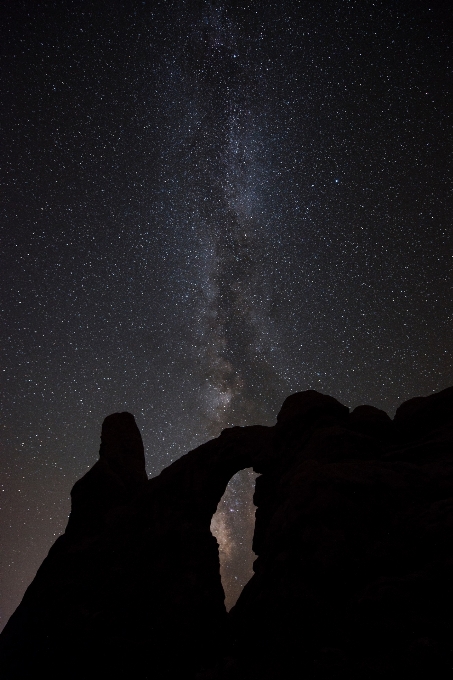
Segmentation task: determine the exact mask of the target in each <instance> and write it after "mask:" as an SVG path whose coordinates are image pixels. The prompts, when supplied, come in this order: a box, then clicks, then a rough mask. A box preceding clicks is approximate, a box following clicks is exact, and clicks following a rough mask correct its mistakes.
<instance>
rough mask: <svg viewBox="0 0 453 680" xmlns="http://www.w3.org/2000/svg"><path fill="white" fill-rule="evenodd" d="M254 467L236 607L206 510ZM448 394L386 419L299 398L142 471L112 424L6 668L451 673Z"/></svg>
mask: <svg viewBox="0 0 453 680" xmlns="http://www.w3.org/2000/svg"><path fill="white" fill-rule="evenodd" d="M247 467H253V468H254V470H255V471H256V472H258V473H260V474H261V476H260V477H259V478H258V479H257V482H256V491H255V504H256V505H257V512H256V526H255V535H254V546H253V547H254V551H255V553H256V554H257V556H258V557H257V560H256V561H255V565H254V571H255V575H254V576H253V577H252V579H251V580H250V581H249V583H248V584H247V585H246V587H245V588H244V590H243V592H242V594H241V596H240V598H239V600H238V602H237V604H236V606H235V607H234V608H233V609H232V611H231V612H230V614H228V615H227V614H226V611H225V607H224V594H223V590H222V585H221V582H220V574H219V558H218V546H217V542H216V540H215V538H213V536H212V535H211V533H210V521H211V518H212V515H213V514H214V512H215V510H216V508H217V504H218V502H219V500H220V498H221V496H222V494H223V492H224V491H225V488H226V486H227V484H228V481H229V480H230V479H231V477H232V476H233V475H234V474H235V473H236V472H238V471H239V470H241V469H243V468H247ZM452 538H453V388H449V389H448V390H444V391H443V392H440V393H439V394H435V395H431V396H429V397H424V398H417V399H413V400H411V401H409V402H406V403H405V404H403V405H402V406H401V407H400V408H399V409H398V411H397V413H396V416H395V418H394V420H393V421H392V420H391V419H390V418H389V417H388V416H387V415H386V414H385V413H384V412H383V411H380V410H379V409H375V408H373V407H371V406H361V407H358V408H357V409H355V410H354V411H353V412H352V413H349V410H348V409H347V408H346V407H345V406H343V405H341V404H340V403H339V402H337V401H336V400H335V399H333V398H332V397H328V396H325V395H321V394H319V393H317V392H313V391H309V392H303V393H299V394H296V395H292V396H291V397H289V398H288V399H287V400H286V401H285V403H284V404H283V407H282V410H281V412H280V414H279V416H278V419H277V424H276V425H275V426H274V427H271V428H267V427H260V426H256V427H246V428H232V429H229V430H225V431H224V432H223V433H222V435H221V436H220V437H219V438H218V439H215V440H213V441H210V442H208V443H207V444H204V445H203V446H201V447H199V448H198V449H196V450H195V451H192V452H190V453H188V454H187V455H186V456H183V457H182V458H180V459H179V460H178V461H176V462H175V463H173V465H170V466H169V467H168V468H167V469H166V470H164V471H163V472H162V473H161V474H160V475H159V476H158V477H155V478H153V479H151V480H149V481H148V480H147V479H146V474H145V465H144V456H143V446H142V442H141V437H140V434H139V432H138V429H137V426H136V425H135V421H134V419H133V417H132V416H131V415H130V414H127V413H123V414H114V415H112V416H109V417H108V418H107V419H106V420H105V421H104V425H103V430H102V438H101V450H100V458H99V461H98V462H97V463H96V464H95V465H94V466H93V468H92V469H91V470H90V471H89V472H88V473H87V474H86V475H85V476H84V477H83V478H82V479H81V480H80V481H79V482H77V484H76V485H75V486H74V489H73V491H72V510H71V516H70V518H69V522H68V527H67V530H66V532H65V534H64V535H63V536H61V537H60V538H59V539H58V540H57V541H56V543H55V544H54V546H53V547H52V548H51V550H50V552H49V555H48V557H47V558H46V560H45V561H44V562H43V564H42V566H41V568H40V569H39V571H38V573H37V575H36V578H35V580H34V581H33V583H32V584H31V585H30V587H29V588H28V590H27V592H26V594H25V596H24V598H23V600H22V603H21V604H20V606H19V607H18V609H17V610H16V612H15V614H14V615H13V616H12V617H11V619H10V621H9V623H8V625H7V626H6V628H5V630H4V631H3V633H2V635H1V636H0V677H1V678H4V679H5V680H15V679H22V678H35V677H36V678H38V677H39V678H52V679H54V678H69V679H72V678H74V679H75V678H82V677H83V678H95V677H96V678H100V679H103V678H131V679H134V678H137V679H139V678H140V679H141V678H156V680H157V679H160V678H181V677H183V678H193V679H195V678H198V679H199V680H221V679H224V680H230V679H233V678H235V679H239V680H241V679H244V680H245V679H246V678H247V680H249V679H252V680H253V679H256V680H258V679H265V680H266V679H269V680H271V679H277V678H307V679H309V680H321V679H325V680H334V679H337V678H338V679H340V678H348V680H359V679H360V680H364V679H368V678H369V679H370V680H378V678H379V679H381V678H384V677H387V678H397V677H398V678H401V677H411V678H436V679H439V680H440V679H443V678H447V677H448V678H450V677H451V674H452V667H453V653H452V649H453V637H452V634H453V630H452V628H453V626H452V622H453V613H452V612H453V542H452Z"/></svg>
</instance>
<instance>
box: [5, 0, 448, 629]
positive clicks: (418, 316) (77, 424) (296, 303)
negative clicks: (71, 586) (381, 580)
mask: <svg viewBox="0 0 453 680" xmlns="http://www.w3.org/2000/svg"><path fill="white" fill-rule="evenodd" d="M452 12H453V10H452V9H451V3H450V2H446V3H442V2H439V1H436V2H433V3H432V4H430V3H427V2H417V1H416V0H411V1H401V2H398V1H397V0H395V1H393V2H383V1H376V2H370V1H368V0H357V1H348V0H332V1H326V2H314V1H313V2H295V1H294V0H293V2H285V0H282V1H280V2H272V1H270V2H262V3H261V2H223V3H222V2H208V1H206V0H200V1H197V2H195V1H193V2H188V1H182V0H181V1H177V0H176V1H174V2H172V1H171V0H169V1H168V2H148V1H145V2H136V1H135V0H128V1H127V2H126V1H124V0H123V1H118V0H109V2H84V0H74V2H70V1H66V0H59V1H54V2H42V1H40V0H33V1H31V0H23V1H21V0H14V1H9V2H4V3H2V10H1V14H2V16H1V22H0V23H1V44H2V45H3V58H2V62H3V69H2V72H3V76H2V94H1V110H0V121H1V128H2V147H3V148H2V153H1V158H2V182H3V191H2V201H1V224H2V238H1V255H2V259H1V262H2V264H1V285H2V295H1V303H2V328H1V335H2V343H1V346H2V350H3V351H2V367H1V376H2V400H1V423H2V433H3V436H2V444H1V445H2V450H1V458H0V483H1V490H0V494H1V499H2V503H1V510H0V517H1V519H0V541H1V548H2V549H1V553H0V574H1V583H0V588H1V604H0V615H1V625H4V623H5V622H6V620H7V618H8V617H9V615H10V614H11V613H12V611H13V610H14V608H15V607H16V606H17V604H18V602H19V601H20V598H21V597H22V595H23V592H24V590H25V588H26V586H27V585H28V584H29V582H30V581H31V579H32V578H33V576H34V574H35V572H36V569H37V568H38V566H39V564H40V563H41V561H42V560H43V558H44V557H45V555H46V553H47V551H48V549H49V547H50V546H51V544H52V543H53V541H54V540H55V538H56V536H58V535H59V534H60V533H61V532H62V531H64V528H65V525H66V521H67V516H68V512H69V492H70V489H71V487H72V485H73V484H74V482H75V481H76V480H77V479H78V478H79V477H80V476H81V475H82V474H84V472H86V470H87V469H88V468H89V467H90V466H91V465H92V464H93V463H94V462H95V461H96V459H97V455H98V449H99V435H100V428H101V423H102V420H103V418H104V417H105V416H106V415H108V414H109V413H112V412H115V411H122V410H127V411H130V412H132V413H133V414H134V415H135V417H136V420H137V423H138V425H139V427H140V430H141V432H142V436H143V440H144V444H145V450H146V459H147V469H148V473H149V474H150V475H155V474H157V473H159V472H160V471H161V470H162V469H163V468H164V467H166V466H167V465H168V464H169V463H171V462H172V461H174V460H175V459H177V458H178V457H179V456H181V455H182V454H184V453H185V452H187V451H189V450H190V449H191V448H194V447H195V446H197V445H199V444H201V443H202V442H204V441H206V440H207V439H209V438H210V437H212V436H216V435H218V434H219V433H220V431H221V430H222V429H223V428H224V427H227V426H230V425H251V424H258V423H261V424H268V425H271V424H273V423H274V422H275V417H276V414H277V413H278V410H279V408H280V406H281V403H282V401H283V399H284V398H285V397H286V396H288V395H289V394H291V393H292V392H296V391H299V390H306V389H317V390H319V391H321V392H324V393H328V394H331V395H333V396H335V397H336V398H338V399H339V400H340V401H341V402H342V403H344V404H346V405H347V406H350V407H354V406H356V405H358V404H362V403H370V404H373V405H375V406H377V407H380V408H383V409H385V410H386V411H387V412H388V413H389V414H391V415H393V413H394V410H395V408H396V406H397V405H398V404H399V403H401V402H402V401H404V400H406V399H409V398H411V397H413V396H416V395H424V394H429V393H431V392H433V391H437V390H440V389H443V388H445V387H447V386H450V385H452V384H453V362H452V348H453V337H452V335H453V334H452V328H453V324H452V321H453V302H452V285H453V270H452V265H453V259H452V258H453V229H452V211H453V195H452V165H453V163H452V148H453V145H452V136H453V135H452V130H453V127H452V123H453V116H452V114H453V97H452V75H453V71H452V65H453V64H452V50H453V42H452V36H453V33H452V26H453V19H452ZM253 478H254V475H253V474H252V473H251V472H249V471H244V472H242V473H240V474H239V476H237V477H236V478H235V479H234V480H233V483H232V484H231V486H230V487H229V490H228V491H227V496H226V498H225V499H224V501H223V503H222V504H221V512H220V513H218V514H217V516H216V517H215V519H214V524H215V527H216V531H217V532H218V535H219V539H220V542H221V553H222V559H223V566H222V571H223V576H224V582H225V584H226V594H227V603H228V605H229V606H230V605H231V604H232V602H233V601H234V598H235V597H236V596H237V593H238V592H239V590H240V587H241V586H242V585H243V584H244V583H245V582H246V580H247V579H248V578H249V577H250V575H251V560H252V558H253V555H251V552H250V541H251V536H252V532H253V505H252V501H251V493H252V488H253Z"/></svg>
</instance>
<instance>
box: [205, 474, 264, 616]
mask: <svg viewBox="0 0 453 680" xmlns="http://www.w3.org/2000/svg"><path fill="white" fill-rule="evenodd" d="M257 477H258V474H257V473H256V472H253V469H252V468H245V469H244V470H240V471H239V472H237V473H236V474H235V475H234V476H233V477H232V478H231V479H230V481H229V482H228V485H227V488H226V489H225V493H224V494H223V496H222V498H221V499H220V501H219V504H218V506H217V510H216V512H215V513H214V515H213V516H212V520H211V533H212V535H213V536H215V538H216V539H217V542H218V544H219V560H220V577H221V580H222V586H223V590H224V592H225V607H226V610H227V611H230V609H231V607H233V606H234V605H235V604H236V601H237V599H238V597H239V595H240V594H241V592H242V589H243V588H244V586H245V584H246V583H247V582H248V581H249V580H250V578H251V577H252V575H253V561H254V559H255V557H256V555H255V553H254V552H253V550H252V542H253V533H254V530H255V510H256V507H255V505H254V503H253V493H254V491H255V480H256V478H257Z"/></svg>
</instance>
